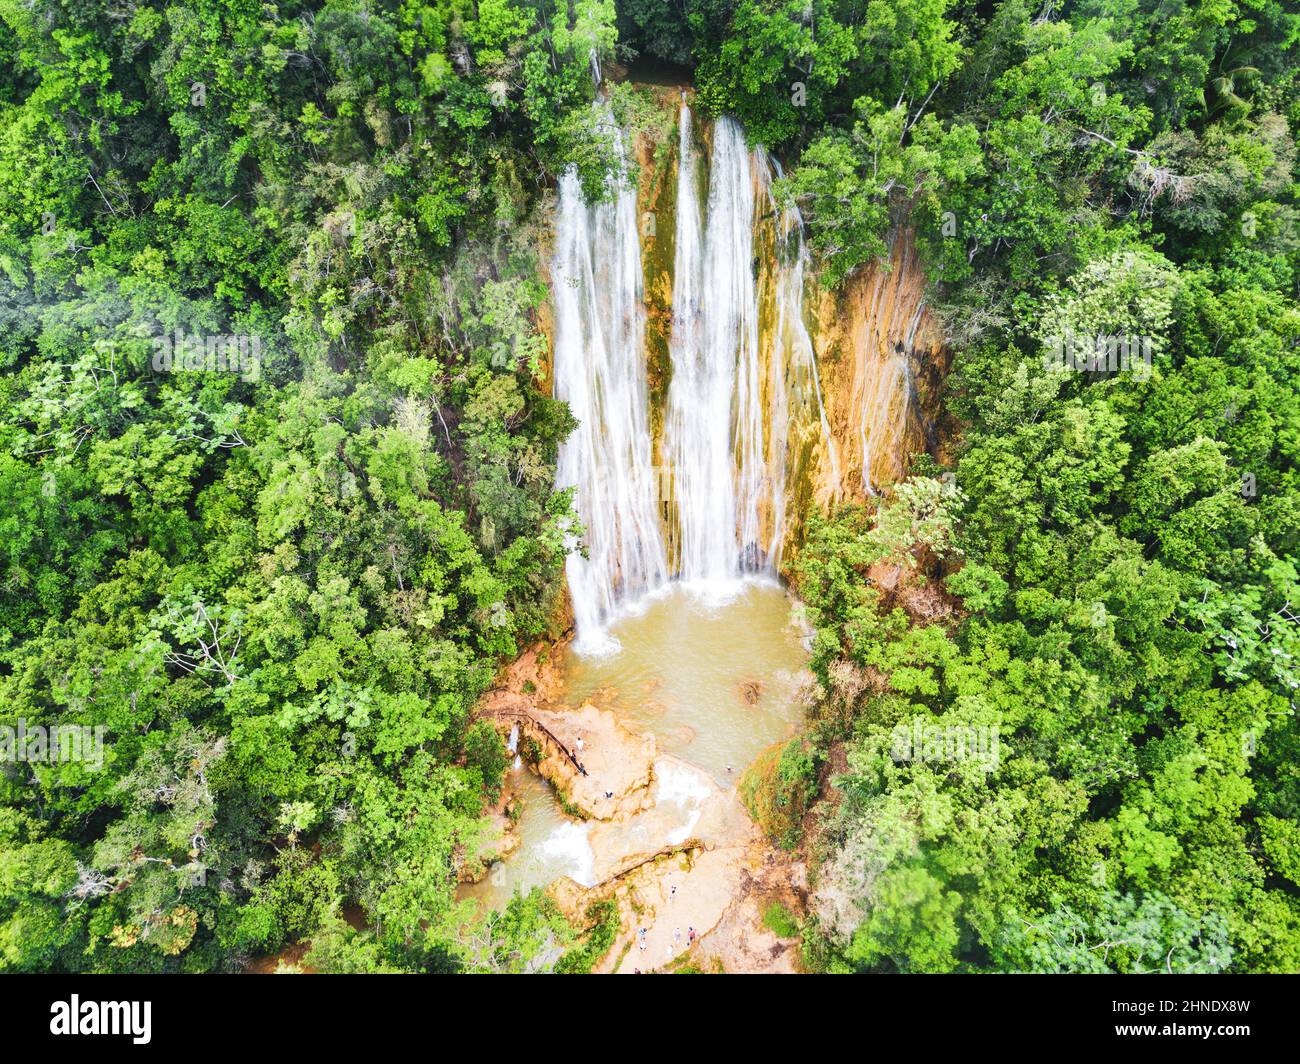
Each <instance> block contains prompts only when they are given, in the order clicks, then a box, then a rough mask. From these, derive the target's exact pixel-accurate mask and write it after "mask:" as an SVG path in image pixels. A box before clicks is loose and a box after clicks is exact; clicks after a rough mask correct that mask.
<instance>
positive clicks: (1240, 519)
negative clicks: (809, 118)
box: [787, 0, 1300, 972]
mask: <svg viewBox="0 0 1300 1064" xmlns="http://www.w3.org/2000/svg"><path fill="white" fill-rule="evenodd" d="M867 6H868V7H873V6H875V5H870V4H869V5H867ZM960 13H961V12H960V11H959V10H957V9H954V11H952V12H950V14H951V15H952V16H954V17H955V16H956V15H958V14H960ZM955 32H958V33H959V35H960V37H961V39H963V40H964V41H965V42H966V45H967V54H966V57H965V59H964V61H963V62H962V64H961V66H960V67H959V68H957V69H955V70H954V71H953V72H952V73H951V75H950V76H949V77H948V78H947V79H946V80H944V81H943V82H942V84H941V85H940V87H939V89H938V91H937V92H935V94H934V95H933V97H931V98H930V99H929V101H928V102H924V100H923V98H924V96H925V95H926V93H928V92H929V88H928V87H927V85H926V83H925V82H924V81H923V80H922V81H920V82H918V83H917V85H916V90H915V91H912V92H906V93H905V94H904V95H906V96H908V97H909V99H908V100H904V102H903V104H902V105H901V107H902V110H901V111H899V110H898V109H895V110H894V111H892V112H891V111H890V110H889V108H890V107H891V106H893V103H894V101H892V100H889V99H888V98H881V97H880V96H879V95H867V96H864V97H861V98H859V99H858V100H857V102H856V103H855V104H854V109H853V110H854V114H853V117H852V118H851V119H850V118H848V117H847V116H846V117H845V119H844V120H843V121H839V122H830V123H826V124H823V125H819V126H818V127H817V128H815V129H809V130H807V131H805V132H803V133H802V140H803V143H804V144H805V145H806V146H805V147H803V148H802V160H803V162H802V165H801V166H799V167H798V168H797V169H796V170H795V171H794V173H793V174H792V176H791V178H790V179H789V180H788V182H787V184H788V188H789V192H790V194H791V195H794V196H796V197H798V198H799V199H800V201H801V202H803V203H804V204H805V206H806V207H807V208H808V212H809V216H810V219H811V223H812V231H813V235H814V238H815V239H816V240H817V242H818V244H819V247H820V249H821V253H822V255H823V257H824V260H825V262H826V264H827V265H828V266H829V268H830V271H831V274H832V277H833V278H838V277H843V276H845V275H847V274H848V273H850V272H852V271H853V270H855V269H858V268H860V267H861V266H862V265H863V264H864V263H866V262H868V261H869V260H870V259H871V258H872V257H874V256H877V255H879V254H881V250H882V248H883V247H884V246H885V245H884V240H885V239H886V238H887V236H888V224H887V221H892V222H893V223H894V224H898V223H900V222H903V221H905V220H910V222H911V223H912V224H913V225H915V226H917V228H918V236H919V237H920V239H921V240H922V242H923V244H924V245H925V247H926V250H927V253H928V268H929V270H930V273H931V276H932V278H937V279H941V280H942V281H943V282H944V283H943V284H942V285H941V286H940V287H939V291H938V296H939V299H938V302H939V304H940V305H939V310H940V312H941V313H942V315H943V317H944V319H945V321H946V323H947V325H948V327H949V330H950V335H952V336H953V337H954V340H955V343H954V347H955V362H954V370H953V374H952V376H951V377H950V379H949V381H948V393H947V396H946V399H945V402H946V403H947V406H948V408H949V410H950V411H951V412H952V413H953V414H955V415H956V416H957V417H958V418H959V419H960V421H961V422H962V424H963V426H964V427H963V432H962V436H961V440H960V444H959V446H958V448H957V453H956V455H955V463H954V467H953V469H952V470H951V471H950V472H949V473H948V474H946V475H945V476H944V477H943V478H942V479H936V478H938V476H939V473H940V472H941V471H940V470H938V469H936V468H935V467H934V466H933V465H932V464H931V463H928V461H927V462H922V463H921V464H920V465H919V467H918V469H917V471H916V472H917V474H918V475H917V477H916V478H915V479H913V480H911V481H909V482H906V483H904V484H903V485H900V486H899V487H898V488H897V489H896V490H895V491H894V492H893V493H891V495H890V497H888V498H887V499H886V500H885V501H884V502H883V503H882V504H881V505H880V507H879V509H878V510H877V511H876V512H875V513H869V512H867V511H865V510H862V509H850V510H847V511H845V512H842V513H840V514H837V515H835V516H834V517H833V518H831V519H814V520H813V521H812V522H811V533H810V537H809V542H808V545H807V549H806V550H805V552H804V553H803V555H802V556H801V558H800V559H799V560H798V562H797V563H796V565H795V567H794V575H795V577H796V579H797V582H798V585H799V588H800V591H801V594H802V595H803V597H804V598H805V600H806V601H807V602H808V604H809V606H810V607H811V610H812V616H813V619H814V621H815V623H816V625H817V629H818V633H817V645H816V657H815V661H814V664H815V667H816V669H817V672H818V675H819V678H820V681H821V684H822V688H823V692H824V698H823V702H822V704H821V706H820V709H819V715H818V721H817V724H816V727H815V734H816V736H817V738H818V741H819V742H820V744H821V745H822V747H823V748H824V749H826V750H827V751H828V752H838V754H839V756H840V758H841V759H842V760H841V762H840V763H841V764H843V765H844V766H845V767H844V769H843V771H840V772H837V773H835V774H834V776H833V787H832V788H830V789H828V790H827V792H826V795H827V800H826V801H825V802H823V803H822V820H821V824H820V829H819V831H818V832H817V833H816V835H815V837H813V838H811V839H809V840H808V844H809V846H810V848H811V850H812V853H813V856H814V857H815V858H816V860H817V862H818V874H817V875H818V881H817V886H816V889H815V900H814V914H815V916H816V919H817V924H818V926H817V927H816V928H815V929H812V930H811V931H810V932H809V934H808V935H807V939H808V943H809V950H810V954H811V955H812V957H813V958H814V961H815V963H817V964H819V965H821V966H824V967H827V968H831V969H844V968H850V969H879V970H898V971H948V970H954V969H968V970H969V969H975V970H1001V971H1006V970H1013V971H1023V970H1034V971H1040V970H1041V971H1106V970H1114V971H1134V970H1154V971H1167V970H1168V971H1221V970H1225V969H1226V970H1238V971H1292V972H1293V971H1296V970H1297V969H1300V879H1297V877H1296V870H1297V866H1296V856H1295V855H1296V843H1297V820H1296V817H1297V813H1298V812H1300V777H1298V776H1297V772H1296V768H1295V764H1296V753H1297V750H1298V749H1300V731H1298V730H1297V724H1296V707H1295V692H1296V689H1297V686H1298V684H1300V671H1298V670H1297V664H1298V662H1297V655H1300V626H1298V622H1300V615H1298V614H1297V607H1298V606H1300V584H1298V583H1297V568H1296V547H1297V534H1298V532H1300V471H1298V470H1297V458H1298V457H1300V349H1298V346H1297V345H1298V343H1300V308H1297V303H1296V292H1297V280H1298V278H1300V273H1298V272H1297V269H1298V267H1300V255H1298V254H1297V252H1298V251H1300V228H1298V227H1297V217H1298V216H1297V211H1296V192H1297V186H1296V184H1295V174H1294V164H1295V143H1294V139H1293V134H1292V130H1294V129H1295V128H1296V125H1297V121H1298V120H1300V85H1298V84H1297V70H1300V65H1298V64H1297V49H1296V41H1297V35H1298V34H1300V17H1298V16H1297V14H1296V12H1295V10H1294V8H1293V7H1291V5H1283V4H1274V3H1262V4H1255V3H1217V4H1186V5H1183V4H1164V5H1159V7H1158V8H1157V7H1155V5H1144V4H1134V3H1125V2H1119V0H1096V2H1092V3H1078V4H1071V5H1066V8H1065V11H1064V13H1060V12H1053V11H1051V9H1047V14H1046V15H1045V14H1044V12H1041V11H1039V10H1038V9H1037V8H1036V7H1034V6H1031V5H1029V4H1027V3H1023V2H1019V0H1007V2H1004V3H1001V4H998V5H995V7H994V8H993V10H992V14H991V17H989V18H988V19H987V21H983V20H979V19H976V18H974V17H966V16H963V17H962V19H961V27H960V30H959V31H955ZM923 102H924V107H923V106H922V104H923ZM922 111H924V114H923V115H922ZM902 113H905V114H907V116H908V117H907V119H906V121H905V122H904V121H900V119H899V117H898V115H899V114H902ZM891 114H892V115H894V117H893V118H892V119H891V118H890V116H891ZM891 121H892V125H891V124H890V123H891ZM850 122H851V124H850ZM900 130H901V131H902V132H901V134H900ZM945 215H946V219H945ZM945 221H946V222H947V224H946V225H945ZM1098 335H1100V336H1102V337H1115V338H1132V339H1133V341H1134V343H1133V347H1134V350H1135V351H1136V350H1137V348H1138V346H1139V344H1138V342H1139V341H1141V342H1142V344H1144V345H1145V346H1144V347H1143V351H1144V352H1145V355H1146V359H1145V360H1144V359H1140V358H1135V359H1134V361H1133V364H1132V365H1130V366H1129V368H1128V370H1127V371H1120V372H1112V371H1109V370H1113V367H1111V366H1107V370H1108V371H1107V372H1073V371H1071V370H1070V369H1069V368H1062V367H1061V365H1060V364H1059V360H1057V359H1055V358H1054V352H1055V350H1056V346H1055V345H1057V344H1058V342H1059V340H1060V339H1061V338H1062V337H1070V336H1073V337H1087V338H1093V337H1096V336H1098ZM1090 342H1091V340H1090ZM904 563H907V564H904ZM893 566H901V567H902V568H903V570H904V573H905V575H904V585H905V586H907V587H909V588H911V589H912V591H913V594H912V595H911V596H910V597H909V596H908V595H900V594H898V593H897V592H896V591H890V590H889V588H890V587H891V586H892V581H885V582H883V583H882V582H881V581H882V578H883V577H884V576H885V575H886V574H888V573H890V572H892V571H894V570H893V568H892V567H893ZM918 604H919V605H921V606H923V607H924V608H918ZM926 729H929V730H930V731H931V733H933V734H935V735H937V736H945V735H956V736H965V737H971V740H972V744H973V743H974V738H975V737H979V736H984V737H988V736H996V740H997V743H996V746H994V747H992V748H989V747H988V746H986V747H985V748H983V749H982V750H979V753H980V755H981V756H970V750H971V749H972V746H968V747H967V748H966V754H967V756H960V751H959V752H958V753H953V752H952V751H951V750H948V751H946V750H944V749H943V748H942V746H939V747H936V748H935V749H933V750H926V751H918V750H917V749H916V747H915V744H912V746H910V747H909V746H908V743H909V742H910V738H909V737H910V736H916V735H923V734H925V730H926ZM995 729H996V730H995ZM900 736H901V737H902V738H901V742H902V743H903V745H902V748H901V749H900V747H899V744H900ZM936 751H937V752H936ZM983 755H989V756H983ZM831 760H834V758H831Z"/></svg>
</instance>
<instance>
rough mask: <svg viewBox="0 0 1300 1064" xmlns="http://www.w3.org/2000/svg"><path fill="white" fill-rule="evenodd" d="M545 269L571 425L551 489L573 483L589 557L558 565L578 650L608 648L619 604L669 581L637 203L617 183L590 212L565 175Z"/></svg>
mask: <svg viewBox="0 0 1300 1064" xmlns="http://www.w3.org/2000/svg"><path fill="white" fill-rule="evenodd" d="M552 273H553V282H554V283H553V289H554V302H555V396H556V398H557V399H562V400H564V401H565V402H567V403H568V404H569V408H570V409H571V410H572V412H573V415H574V417H576V418H577V420H578V427H577V428H576V429H575V430H574V432H573V434H572V435H571V436H570V437H569V439H568V440H566V441H565V443H564V444H563V445H562V446H561V448H560V454H559V461H558V464H557V468H556V482H557V485H558V486H559V487H560V488H566V487H576V488H577V491H576V495H575V502H576V509H577V512H578V514H579V517H580V519H581V521H582V524H583V526H584V528H585V535H584V536H583V537H582V542H583V543H584V544H585V546H586V555H587V556H586V557H585V558H584V557H582V555H581V554H579V553H578V552H577V551H576V550H572V549H571V551H570V553H569V555H568V558H567V560H566V563H565V570H566V574H567V576H568V580H569V592H570V596H571V598H572V601H573V612H574V619H575V622H576V625H577V641H576V644H575V645H576V646H577V647H578V649H580V650H585V651H600V650H612V649H616V648H617V643H616V642H614V641H613V640H611V639H610V638H609V637H608V636H607V635H606V633H605V629H606V626H607V625H608V624H609V622H610V621H611V620H612V619H613V617H614V615H615V613H616V611H617V609H618V607H619V605H620V604H621V603H622V602H625V601H629V600H633V599H635V598H637V597H640V596H641V595H644V594H646V593H647V592H649V591H652V590H653V589H655V588H656V587H658V586H659V585H660V584H662V583H664V582H665V581H666V580H667V578H668V568H667V561H666V553H665V550H664V543H663V537H662V535H661V533H660V529H659V519H658V515H657V513H656V504H657V500H658V492H657V489H656V484H655V478H654V470H653V465H652V458H651V449H652V445H651V439H650V428H649V411H648V397H647V389H646V378H645V343H644V341H645V302H644V298H643V285H644V281H643V277H642V270H641V248H640V238H639V233H638V230H637V217H636V196H635V193H634V192H633V190H632V189H631V188H630V187H628V184H627V182H626V181H625V180H620V181H618V182H617V186H616V188H615V189H613V190H612V196H611V199H610V201H609V202H603V203H598V204H595V205H590V204H588V203H586V202H585V200H584V198H583V194H582V188H581V185H580V183H579V181H578V177H577V175H576V173H575V172H574V171H573V170H572V169H571V170H569V171H567V172H566V173H565V174H564V175H563V177H562V178H561V179H560V202H559V212H558V219H557V223H556V241H555V253H554V259H553V262H552ZM572 546H576V543H573V542H571V547H572Z"/></svg>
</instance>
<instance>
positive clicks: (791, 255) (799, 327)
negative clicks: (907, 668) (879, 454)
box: [755, 148, 840, 570]
mask: <svg viewBox="0 0 1300 1064" xmlns="http://www.w3.org/2000/svg"><path fill="white" fill-rule="evenodd" d="M755 153H756V155H757V156H758V159H759V179H760V181H761V183H762V186H763V190H764V193H765V195H766V200H767V205H768V208H769V209H770V210H771V212H772V213H773V215H774V216H775V219H776V223H775V224H776V263H775V264H774V266H773V270H774V272H775V275H776V276H775V284H774V289H775V292H774V299H773V303H774V320H773V322H772V327H771V332H770V334H769V350H768V354H767V363H768V365H769V366H770V367H771V368H770V392H769V399H768V406H769V409H770V410H771V412H772V416H771V420H770V432H769V434H768V440H767V482H768V486H769V502H768V507H769V512H770V513H771V515H772V518H771V525H772V528H771V532H770V534H769V536H768V546H767V557H768V561H769V564H770V566H771V567H772V569H773V570H777V569H779V568H780V565H781V554H782V550H783V547H784V543H785V528H786V524H785V495H786V484H787V482H788V480H789V477H790V475H791V473H792V472H794V471H793V470H792V469H791V468H790V464H791V460H792V458H793V457H794V456H793V454H792V448H791V441H790V426H791V424H792V423H794V422H796V421H801V420H803V418H804V417H805V416H808V415H810V414H811V413H812V411H813V408H815V412H816V418H817V426H818V429H819V430H820V433H821V438H822V440H823V441H824V442H825V445H826V449H827V457H828V459H829V463H830V476H831V481H832V482H833V483H838V482H839V479H840V463H839V454H838V451H837V449H836V447H835V439H834V436H833V434H832V433H831V426H830V421H829V419H828V418H827V416H826V406H825V404H824V403H823V402H822V389H821V380H820V378H819V376H818V374H817V358H816V353H815V350H814V348H813V341H812V336H811V335H810V334H809V332H808V325H807V323H806V322H805V321H804V302H803V301H804V285H805V284H806V283H807V275H808V269H809V258H810V256H809V253H808V247H807V244H806V243H805V242H804V232H803V218H802V216H801V215H800V214H799V208H798V207H795V206H794V205H788V206H786V205H782V204H779V203H777V201H776V199H775V197H774V196H773V194H772V181H773V179H779V178H780V177H781V176H782V171H781V164H780V163H779V162H777V160H776V159H773V158H771V157H770V156H768V154H767V153H766V152H765V151H764V150H763V149H762V148H758V149H756V152H755Z"/></svg>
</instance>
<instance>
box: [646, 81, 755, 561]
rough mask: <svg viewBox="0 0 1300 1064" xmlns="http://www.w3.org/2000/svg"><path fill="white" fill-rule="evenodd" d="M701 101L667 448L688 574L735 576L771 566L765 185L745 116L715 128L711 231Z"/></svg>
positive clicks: (686, 176)
mask: <svg viewBox="0 0 1300 1064" xmlns="http://www.w3.org/2000/svg"><path fill="white" fill-rule="evenodd" d="M695 168H696V162H695V150H694V147H693V145H692V142H691V135H690V110H689V109H688V108H687V107H685V106H683V107H682V113H681V131H680V151H679V157H678V185H677V233H676V239H677V244H676V261H675V264H674V275H673V308H674V310H673V332H672V340H671V343H670V345H669V354H670V358H671V361H672V381H671V383H670V384H669V388H668V413H667V417H666V418H665V421H664V451H665V455H666V457H667V460H668V462H669V464H670V466H671V468H672V478H673V503H674V516H675V519H676V529H675V531H676V542H675V547H676V550H675V559H674V560H675V562H676V568H677V572H678V574H679V575H680V576H681V577H682V578H683V579H685V580H687V581H689V582H694V583H701V584H707V585H715V586H716V585H719V584H725V583H728V582H730V581H732V580H734V579H735V578H736V577H737V576H739V575H740V573H741V571H742V569H745V570H754V569H757V568H759V565H758V564H757V562H756V559H754V558H753V557H752V553H756V552H751V551H750V549H749V548H751V547H752V546H754V545H757V544H758V541H759V527H760V526H759V498H760V492H761V489H762V483H763V479H764V478H763V409H762V394H761V387H760V385H761V380H760V367H759V347H758V302H757V293H756V291H755V283H754V270H753V255H754V246H753V245H754V241H753V216H754V185H753V175H752V171H751V169H750V152H749V148H748V146H747V145H746V144H745V137H744V134H743V133H742V132H741V129H740V126H739V125H737V124H736V122H734V121H733V120H732V119H729V118H723V119H720V120H719V121H718V123H717V124H716V125H715V126H714V130H713V153H712V156H711V158H710V165H709V195H708V207H707V219H708V224H707V227H705V228H704V229H703V235H702V236H701V213H700V205H699V194H698V190H697V187H696V181H695Z"/></svg>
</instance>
